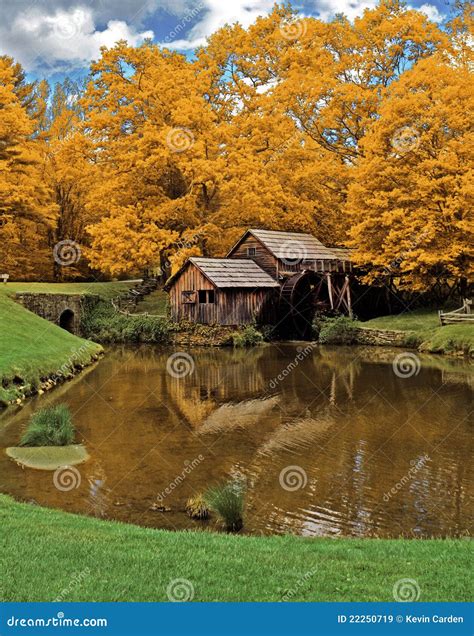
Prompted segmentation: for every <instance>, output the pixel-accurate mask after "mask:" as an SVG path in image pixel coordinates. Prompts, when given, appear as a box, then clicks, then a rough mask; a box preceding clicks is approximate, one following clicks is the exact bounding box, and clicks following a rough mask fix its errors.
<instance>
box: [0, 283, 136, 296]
mask: <svg viewBox="0 0 474 636" xmlns="http://www.w3.org/2000/svg"><path fill="white" fill-rule="evenodd" d="M130 286H131V283H129V282H126V281H123V282H120V281H119V282H112V283H7V284H6V285H2V284H0V295H2V294H3V295H7V296H14V295H15V294H16V292H32V293H34V292H36V293H47V294H95V295H97V296H101V297H102V298H114V297H115V296H118V295H119V294H121V293H123V292H126V291H127V290H128V289H130Z"/></svg>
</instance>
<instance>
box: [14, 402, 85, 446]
mask: <svg viewBox="0 0 474 636" xmlns="http://www.w3.org/2000/svg"><path fill="white" fill-rule="evenodd" d="M73 441H74V426H73V423H72V416H71V412H70V410H69V408H68V407H67V405H66V404H58V405H57V406H50V407H47V408H44V409H40V410H39V411H36V413H33V415H32V416H31V418H30V421H29V423H28V428H27V429H26V431H25V433H24V434H23V437H22V438H21V441H20V446H67V445H68V444H72V443H73Z"/></svg>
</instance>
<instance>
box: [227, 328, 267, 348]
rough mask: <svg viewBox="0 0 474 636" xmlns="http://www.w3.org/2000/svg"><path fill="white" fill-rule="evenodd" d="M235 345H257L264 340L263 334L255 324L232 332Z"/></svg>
mask: <svg viewBox="0 0 474 636" xmlns="http://www.w3.org/2000/svg"><path fill="white" fill-rule="evenodd" d="M232 342H233V344H234V347H255V345H258V344H260V343H261V342H263V335H262V334H261V333H260V331H258V330H257V329H256V328H255V327H254V326H253V325H248V326H247V327H244V329H242V330H241V331H236V332H234V333H233V334H232Z"/></svg>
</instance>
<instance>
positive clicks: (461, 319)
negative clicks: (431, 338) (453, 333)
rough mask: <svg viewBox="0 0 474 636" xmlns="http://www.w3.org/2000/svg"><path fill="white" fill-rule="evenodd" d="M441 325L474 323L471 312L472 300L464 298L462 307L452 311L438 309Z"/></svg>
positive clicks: (473, 315)
mask: <svg viewBox="0 0 474 636" xmlns="http://www.w3.org/2000/svg"><path fill="white" fill-rule="evenodd" d="M438 314H439V321H440V323H441V325H459V324H466V325H469V324H470V325H474V313H472V300H468V299H467V298H466V299H465V300H464V302H463V305H462V307H460V308H459V309H455V310H454V311H441V310H440V311H439V312H438Z"/></svg>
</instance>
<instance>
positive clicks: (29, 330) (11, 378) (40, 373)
mask: <svg viewBox="0 0 474 636" xmlns="http://www.w3.org/2000/svg"><path fill="white" fill-rule="evenodd" d="M101 349H102V348H101V347H100V345H97V344H95V343H93V342H90V341H87V340H83V339H82V338H78V337H77V336H74V335H72V334H71V333H69V332H68V331H65V330H64V329H61V328H60V327H58V326H56V325H54V324H53V323H51V322H48V321H47V320H43V319H42V318H40V317H39V316H36V315H35V314H33V313H31V312H29V311H27V310H26V309H24V308H23V307H22V306H21V305H19V304H18V303H16V302H15V301H13V300H12V299H11V298H9V296H8V295H5V294H0V404H2V403H4V404H5V403H7V402H9V401H11V400H13V399H16V398H17V397H19V396H21V395H22V394H23V393H24V392H25V391H24V389H23V388H22V387H27V390H28V388H29V387H32V386H33V387H34V386H38V384H39V381H40V378H42V377H46V376H49V375H52V374H57V373H58V372H60V371H67V368H68V367H70V366H72V365H74V364H87V363H89V362H90V361H91V358H92V357H93V356H95V355H97V354H98V353H99V352H100V351H101Z"/></svg>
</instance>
